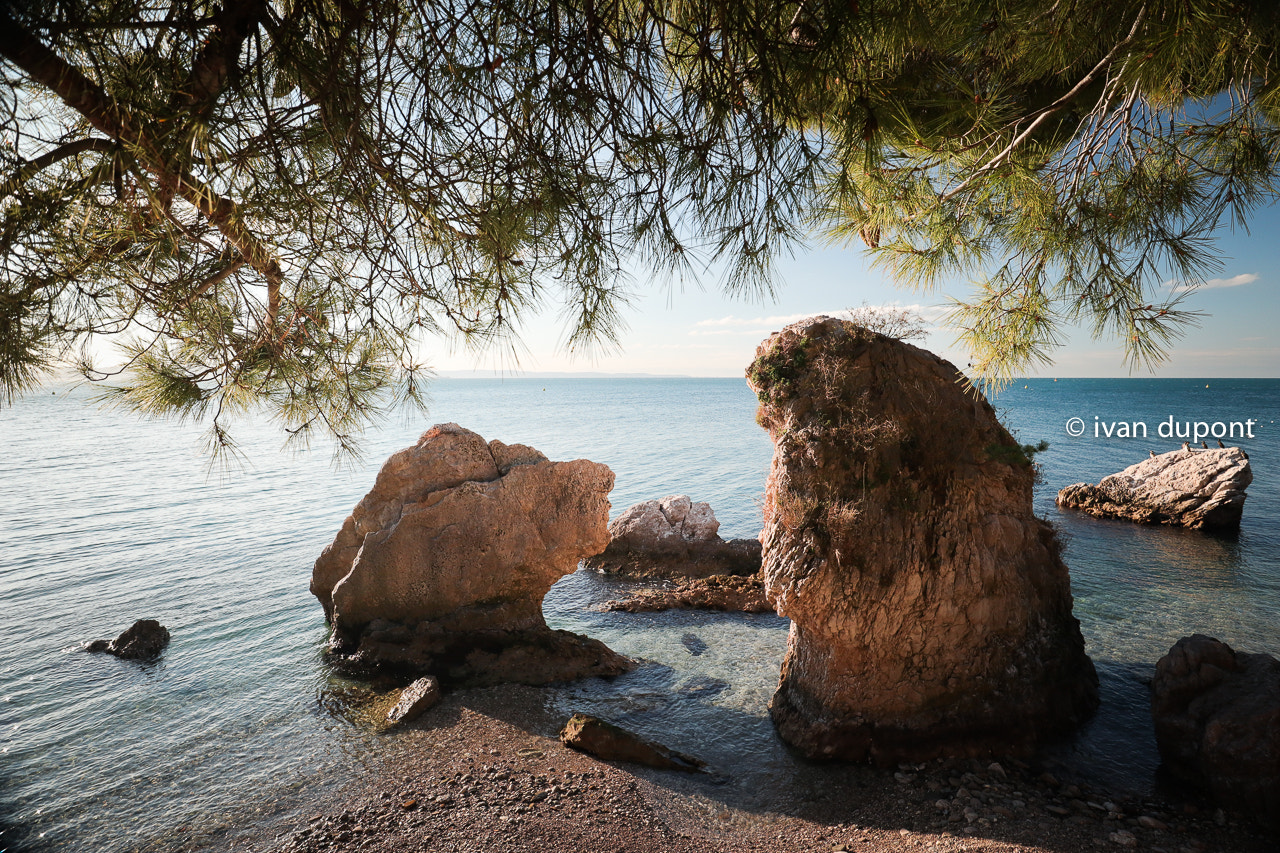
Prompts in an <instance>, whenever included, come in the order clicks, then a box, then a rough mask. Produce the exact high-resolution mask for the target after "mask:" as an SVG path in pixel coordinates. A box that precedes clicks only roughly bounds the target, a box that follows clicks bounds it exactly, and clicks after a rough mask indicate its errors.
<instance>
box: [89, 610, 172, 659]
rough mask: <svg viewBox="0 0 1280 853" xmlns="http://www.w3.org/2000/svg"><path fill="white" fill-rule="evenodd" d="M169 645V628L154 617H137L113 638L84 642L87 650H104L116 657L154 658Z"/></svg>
mask: <svg viewBox="0 0 1280 853" xmlns="http://www.w3.org/2000/svg"><path fill="white" fill-rule="evenodd" d="M167 645H169V629H168V628H165V627H164V626H163V625H161V624H160V623H159V622H157V621H156V620H154V619H139V620H138V621H137V622H134V623H133V624H132V625H130V626H129V627H128V628H126V629H125V630H124V632H123V633H121V634H120V636H118V637H116V638H115V639H114V640H110V641H108V640H93V641H92V642H89V643H86V644H85V647H84V649H85V651H87V652H106V653H107V654H110V655H115V656H116V657H118V658H126V659H129V660H146V659H149V658H154V657H156V656H158V655H159V654H160V652H162V651H164V647H165V646H167Z"/></svg>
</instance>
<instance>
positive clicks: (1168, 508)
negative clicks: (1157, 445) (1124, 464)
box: [1058, 447, 1253, 530]
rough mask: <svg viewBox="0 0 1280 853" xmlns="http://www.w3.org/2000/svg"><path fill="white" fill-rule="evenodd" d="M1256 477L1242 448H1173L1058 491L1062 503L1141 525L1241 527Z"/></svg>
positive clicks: (1103, 516) (1101, 515)
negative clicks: (1093, 482)
mask: <svg viewBox="0 0 1280 853" xmlns="http://www.w3.org/2000/svg"><path fill="white" fill-rule="evenodd" d="M1252 482H1253V471H1252V469H1251V468H1250V467H1249V457H1248V456H1247V455H1245V452H1244V451H1243V450H1241V449H1240V448H1238V447H1227V448H1220V449H1212V450H1190V449H1184V450H1173V451H1170V452H1168V453H1162V454H1160V455H1159V456H1152V457H1151V458H1149V459H1144V460H1142V461H1141V462H1139V463H1138V464H1136V465H1130V466H1129V467H1128V468H1125V469H1124V470H1123V471H1120V472H1119V473H1116V474H1110V475H1108V476H1106V477H1103V478H1102V480H1101V481H1100V482H1099V483H1098V484H1097V485H1096V486H1094V485H1090V484H1089V483H1076V484H1074V485H1071V486H1067V487H1066V488H1065V489H1062V490H1061V491H1060V492H1058V506H1062V507H1068V508H1070V509H1078V510H1080V511H1081V512H1087V513H1088V514H1089V515H1093V516H1097V517H1098V518H1120V519H1127V520H1129V521H1136V522H1139V523H1141V524H1171V525H1177V526H1180V527H1193V528H1206V529H1218V530H1222V529H1226V530H1231V529H1236V528H1238V527H1239V526H1240V517H1241V515H1243V513H1244V499H1245V497H1246V495H1245V489H1246V488H1248V486H1249V484H1250V483H1252Z"/></svg>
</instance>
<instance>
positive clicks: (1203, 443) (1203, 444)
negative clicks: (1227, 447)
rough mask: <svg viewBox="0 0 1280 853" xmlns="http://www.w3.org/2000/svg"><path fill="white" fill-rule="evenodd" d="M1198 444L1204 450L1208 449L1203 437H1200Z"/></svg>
mask: <svg viewBox="0 0 1280 853" xmlns="http://www.w3.org/2000/svg"><path fill="white" fill-rule="evenodd" d="M1218 443H1219V444H1221V443H1222V442H1218ZM1200 446H1201V447H1203V448H1204V449H1205V450H1208V449H1209V445H1208V443H1207V442H1206V441H1205V440H1204V439H1203V438H1202V439H1200Z"/></svg>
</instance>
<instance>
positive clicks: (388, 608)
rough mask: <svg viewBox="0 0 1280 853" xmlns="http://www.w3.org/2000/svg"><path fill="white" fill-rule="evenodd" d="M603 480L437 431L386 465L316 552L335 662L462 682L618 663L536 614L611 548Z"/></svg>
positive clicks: (540, 676) (455, 431)
mask: <svg viewBox="0 0 1280 853" xmlns="http://www.w3.org/2000/svg"><path fill="white" fill-rule="evenodd" d="M612 488H613V472H612V471H610V470H609V468H608V467H607V466H604V465H600V464H598V463H595V462H589V461H587V460H576V461H573V462H550V461H548V460H547V458H546V457H545V456H543V455H542V454H541V453H539V452H538V451H536V450H534V449H533V448H530V447H525V446H523V445H505V444H502V443H501V442H497V441H494V442H487V443H486V442H485V440H484V439H483V438H481V437H480V436H479V435H477V434H476V433H474V432H471V431H470V430H466V429H463V428H462V427H460V426H458V425H457V424H443V425H439V426H436V427H434V428H432V429H431V430H429V431H428V432H426V433H425V434H424V435H423V436H422V437H421V438H420V439H419V440H418V442H417V444H415V445H414V446H413V447H410V448H407V449H406V450H402V451H400V452H399V453H396V454H394V455H393V456H391V457H390V458H389V459H388V460H387V462H386V463H385V464H384V465H383V467H382V470H381V471H380V472H379V474H378V478H377V481H376V482H375V484H374V487H373V489H372V490H371V491H370V492H369V494H368V495H366V496H365V497H364V499H363V500H361V501H360V503H359V504H358V505H357V506H356V508H355V510H354V511H353V512H352V514H351V516H350V517H348V518H347V520H346V521H345V522H344V524H343V526H342V529H341V530H340V531H339V533H338V535H337V537H336V538H335V539H334V542H333V544H331V545H330V546H329V547H328V548H326V549H325V551H324V553H323V554H321V556H320V558H319V559H318V560H317V561H316V564H315V568H314V570H313V573H312V581H311V591H312V592H313V593H314V594H315V596H316V597H317V598H318V599H319V600H320V602H321V604H322V605H323V606H324V607H325V613H326V615H327V616H328V617H329V620H330V622H331V623H332V625H333V634H334V639H333V643H332V644H331V645H332V648H333V650H334V652H335V653H336V655H337V657H338V659H339V661H340V662H342V663H344V665H347V666H350V667H353V668H366V669H368V668H391V669H398V670H407V671H414V672H430V673H433V674H435V675H437V676H438V677H439V678H440V679H441V680H442V681H444V682H446V683H451V682H461V683H469V684H477V683H494V682H498V681H521V682H525V683H545V682H549V681H563V680H568V679H570V678H576V677H580V676H581V675H595V674H615V673H616V672H620V671H622V670H624V669H626V668H627V666H628V665H629V662H628V661H626V659H624V658H621V657H620V656H618V655H616V654H614V653H613V652H612V651H610V650H609V649H608V648H607V647H605V646H604V645H603V644H601V643H599V642H597V641H595V640H589V639H588V638H585V637H579V636H577V635H574V634H569V633H567V632H563V631H551V630H550V629H548V628H547V625H546V622H545V621H543V618H542V599H543V597H544V596H545V595H546V594H547V591H548V590H549V589H550V588H551V586H552V585H553V584H554V583H555V582H556V581H557V580H559V579H560V578H561V577H563V576H564V575H566V574H570V573H572V572H573V571H575V570H576V569H577V566H578V562H579V561H580V560H581V559H582V558H583V557H586V556H589V555H591V554H595V553H597V552H598V551H600V550H602V549H603V548H604V547H605V545H607V544H608V541H609V533H608V527H607V525H608V519H609V500H608V495H609V491H610V489H612Z"/></svg>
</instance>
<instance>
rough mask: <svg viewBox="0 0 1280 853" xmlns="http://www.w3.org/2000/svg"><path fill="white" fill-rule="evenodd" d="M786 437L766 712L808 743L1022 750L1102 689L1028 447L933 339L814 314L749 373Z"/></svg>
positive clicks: (772, 477)
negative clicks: (778, 621)
mask: <svg viewBox="0 0 1280 853" xmlns="http://www.w3.org/2000/svg"><path fill="white" fill-rule="evenodd" d="M747 379H748V383H749V384H750V386H751V388H752V389H753V390H754V391H755V392H756V394H757V396H758V398H759V400H760V408H759V412H758V418H757V419H758V421H759V423H760V424H761V425H762V426H763V427H764V428H766V429H767V430H768V431H769V434H770V437H771V438H772V439H773V442H774V456H773V462H772V466H771V469H770V473H769V477H768V481H767V484H766V489H765V499H764V531H763V534H762V541H763V544H764V564H763V569H762V571H763V576H764V583H765V590H766V592H767V593H768V596H769V599H770V600H771V601H772V602H773V604H774V606H775V607H776V608H777V612H778V613H779V614H780V615H782V616H786V617H788V618H790V619H791V620H792V621H791V632H790V636H789V639H788V645H787V654H786V657H785V659H784V661H783V666H782V675H781V679H780V681H779V685H778V689H777V692H776V693H775V694H774V697H773V700H772V702H771V703H770V712H771V715H772V717H773V721H774V724H775V725H776V727H777V729H778V732H779V734H780V735H781V736H782V738H783V739H784V740H786V741H787V742H788V743H790V744H792V745H794V746H795V747H797V748H798V749H799V750H800V751H801V752H803V753H804V754H806V755H807V756H810V757H814V758H837V759H845V760H859V761H860V760H872V761H875V762H877V763H880V764H892V763H895V762H898V761H904V760H906V761H914V760H924V759H928V758H933V757H940V756H978V755H986V754H992V753H997V754H1000V753H1005V754H1017V753H1026V752H1029V751H1030V750H1032V749H1033V748H1034V746H1035V744H1036V743H1038V742H1039V741H1041V740H1043V739H1045V738H1047V737H1050V736H1054V735H1057V734H1060V733H1063V732H1066V731H1068V730H1070V729H1072V728H1074V727H1075V726H1077V725H1078V724H1079V723H1080V722H1082V721H1083V720H1084V719H1085V718H1087V717H1088V716H1089V715H1090V714H1091V713H1092V711H1093V710H1094V709H1095V707H1096V706H1097V702H1098V681H1097V675H1096V673H1095V671H1094V668H1093V663H1092V662H1091V661H1090V660H1089V658H1088V656H1087V655H1086V654H1085V651H1084V639H1083V638H1082V636H1081V634H1080V627H1079V623H1078V622H1077V621H1076V619H1075V618H1074V617H1073V615H1072V598H1071V583H1070V577H1069V576H1068V572H1067V567H1066V566H1065V565H1064V564H1063V562H1062V559H1061V557H1060V551H1061V548H1060V544H1059V542H1058V540H1057V538H1056V536H1055V534H1054V530H1053V528H1052V527H1051V526H1050V525H1049V524H1048V523H1047V522H1045V521H1043V520H1041V519H1039V518H1037V517H1036V516H1035V515H1034V513H1033V512H1032V503H1031V492H1032V483H1033V480H1034V477H1035V472H1034V470H1033V467H1032V464H1031V461H1030V459H1029V458H1028V457H1027V455H1026V453H1025V451H1023V449H1022V448H1021V446H1020V445H1019V444H1018V443H1017V442H1016V441H1014V439H1013V438H1012V437H1011V436H1010V435H1009V433H1008V432H1007V431H1006V430H1005V429H1004V427H1003V426H1001V425H1000V422H999V420H998V419H997V417H996V414H995V411H994V410H993V409H992V407H991V405H990V404H989V403H988V402H987V401H986V400H985V399H983V397H982V396H981V395H980V394H978V393H977V392H976V391H972V390H968V391H967V390H966V387H965V383H964V377H963V376H962V375H961V374H960V373H959V372H958V371H957V370H956V369H955V367H953V366H952V365H951V364H949V363H948V362H946V361H944V360H942V359H940V358H938V357H937V356H935V355H933V354H931V353H928V352H926V351H924V350H921V349H918V348H916V347H913V346H911V345H909V344H905V343H902V342H901V341H897V340H895V339H892V338H888V337H885V336H884V335H881V334H878V333H875V332H873V331H870V330H867V329H864V328H861V327H859V326H856V325H854V324H852V323H850V322H847V321H842V320H838V319H832V318H827V317H819V318H815V319H811V320H807V321H804V322H801V323H796V324H793V325H791V326H788V327H787V328H785V329H783V330H782V331H781V332H779V333H776V334H774V335H773V336H771V337H770V338H769V339H768V340H766V341H765V342H764V343H763V344H761V346H760V347H759V349H757V351H756V359H755V361H754V362H753V363H752V365H751V367H750V368H749V370H748V373H747Z"/></svg>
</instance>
